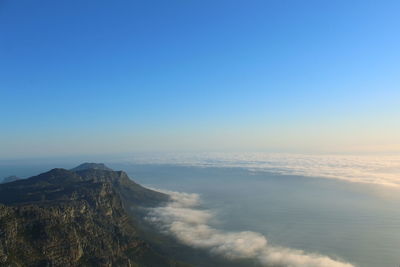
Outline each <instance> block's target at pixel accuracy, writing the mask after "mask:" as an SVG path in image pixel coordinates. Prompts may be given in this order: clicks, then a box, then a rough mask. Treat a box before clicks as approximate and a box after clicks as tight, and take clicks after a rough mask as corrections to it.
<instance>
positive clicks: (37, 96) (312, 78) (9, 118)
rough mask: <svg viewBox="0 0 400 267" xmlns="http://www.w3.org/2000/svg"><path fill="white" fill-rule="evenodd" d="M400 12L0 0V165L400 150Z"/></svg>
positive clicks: (332, 4)
mask: <svg viewBox="0 0 400 267" xmlns="http://www.w3.org/2000/svg"><path fill="white" fill-rule="evenodd" d="M399 14H400V2H399V1H367V0H362V1H354V0H352V1H349V0H343V1H339V0H337V1H327V0H326V1H324V0H322V1H321V0H315V1H297V0H293V1H287V0H275V1H267V0H263V1H249V0H246V1H244V0H243V1H239V0H238V1H235V0H229V1H225V0H212V1H207V0H201V1H191V0H187V1H186V0H185V1H184V0H179V1H177V0H168V1H163V0H159V1H151V0H150V1H149V0H146V1H99V0H88V1H84V0H68V1H66V0H65V1H54V0H51V1H50V0H48V1H47V0H44V1H35V0H25V1H23V0H20V1H12V0H0V101H1V105H0V127H1V128H0V158H18V157H34V156H49V155H74V154H91V153H93V154H98V153H102V154H104V153H119V152H131V151H132V152H133V151H159V150H161V151H165V150H166V151H197V150H202V151H243V150H246V151H254V150H257V151H285V152H365V151H367V152H374V151H380V152H382V151H387V152H394V151H400V49H399V47H400V16H399Z"/></svg>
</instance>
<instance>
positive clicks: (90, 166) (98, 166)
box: [71, 162, 113, 171]
mask: <svg viewBox="0 0 400 267" xmlns="http://www.w3.org/2000/svg"><path fill="white" fill-rule="evenodd" d="M91 169H92V170H103V171H112V170H113V169H110V168H108V167H107V166H106V165H105V164H104V163H90V162H85V163H82V164H81V165H79V166H77V167H75V168H73V169H71V171H84V170H91Z"/></svg>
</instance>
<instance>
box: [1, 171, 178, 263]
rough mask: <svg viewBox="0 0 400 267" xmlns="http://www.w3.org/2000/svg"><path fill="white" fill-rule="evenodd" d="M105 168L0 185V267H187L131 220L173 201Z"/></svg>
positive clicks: (48, 175) (56, 174) (54, 172)
mask: <svg viewBox="0 0 400 267" xmlns="http://www.w3.org/2000/svg"><path fill="white" fill-rule="evenodd" d="M93 166H95V167H93ZM103 166H104V165H103ZM103 166H97V167H98V168H97V167H96V165H92V164H89V165H86V166H78V167H77V168H75V169H73V170H65V169H53V170H51V171H49V172H46V173H43V174H40V175H38V176H35V177H31V178H29V179H24V180H18V181H15V182H11V183H6V184H2V185H0V265H1V266H183V265H184V264H182V263H179V262H177V261H175V260H174V259H171V258H169V257H167V256H165V255H162V253H159V252H157V251H156V250H155V249H154V248H153V247H152V244H151V242H149V240H144V239H143V238H141V237H140V235H139V234H138V232H139V230H138V227H137V225H138V222H137V221H135V216H130V215H129V214H135V213H136V212H140V210H141V209H142V207H148V206H154V205H162V203H163V202H165V201H167V200H168V196H167V195H165V194H162V193H159V192H155V191H152V190H149V189H146V188H144V187H142V186H140V185H138V184H136V183H134V182H133V181H131V180H130V179H129V177H128V176H127V175H126V173H124V172H121V171H118V172H116V171H112V170H110V169H108V168H106V167H105V166H104V167H103Z"/></svg>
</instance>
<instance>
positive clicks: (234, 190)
mask: <svg viewBox="0 0 400 267" xmlns="http://www.w3.org/2000/svg"><path fill="white" fill-rule="evenodd" d="M235 155H236V156H232V155H230V156H229V157H228V156H226V155H225V156H221V155H220V154H218V155H214V156H210V155H202V156H201V157H199V155H196V156H193V155H191V156H190V157H188V156H186V159H184V158H185V157H183V156H179V157H178V156H175V157H174V156H169V159H170V160H168V155H166V156H165V157H164V158H163V159H162V160H161V159H160V158H159V157H155V156H152V157H150V156H149V155H145V156H143V157H140V155H135V156H134V157H124V158H122V157H121V158H114V159H109V160H108V161H107V160H104V161H103V162H105V163H106V164H107V165H108V166H109V167H111V168H113V169H115V170H124V171H126V172H127V173H128V175H129V176H130V177H131V178H132V179H133V180H134V181H136V182H138V183H140V184H142V185H144V186H147V187H150V188H152V189H155V190H161V191H164V192H179V193H187V194H189V195H191V194H192V195H194V196H196V197H198V200H199V204H198V205H197V206H196V207H193V209H197V210H200V211H207V215H209V217H207V218H208V219H207V222H206V224H207V227H209V228H211V229H215V230H216V231H218V233H219V234H221V233H226V234H229V233H244V232H245V233H247V232H251V233H253V232H254V233H257V234H259V235H262V236H263V237H265V240H266V241H267V245H266V246H267V247H268V246H272V247H274V248H279V249H282V250H284V251H289V253H291V252H290V251H294V252H295V253H301V254H304V255H311V257H314V256H313V255H318V257H328V258H330V259H333V260H334V261H337V262H342V263H348V264H350V266H351V265H353V266H366V267H386V266H387V267H398V266H399V265H400V186H398V184H399V183H400V164H399V162H400V157H397V156H390V157H387V158H384V157H383V158H382V157H378V156H374V157H367V158H363V157H359V156H357V157H353V156H352V157H349V156H342V157H337V156H329V157H328V158H327V157H324V156H318V157H315V156H310V158H311V159H310V158H308V159H305V158H306V156H298V155H296V156H294V157H293V158H292V159H291V162H289V161H290V160H288V158H290V156H289V155H285V156H282V155H278V156H276V155H275V156H270V157H269V156H268V155H267V154H263V155H262V157H260V156H259V157H258V160H255V158H257V155H253V156H251V157H250V156H249V157H246V155H240V156H238V154H235ZM274 157H275V158H274ZM199 158H200V159H199ZM246 158H247V159H249V160H247V161H246ZM277 158H278V159H277ZM346 158H347V159H346ZM318 159H321V161H320V162H319V161H318ZM268 160H269V161H268ZM285 160H286V161H287V162H289V163H287V164H286V165H285V164H283V163H282V162H284V161H285ZM385 160H386V162H385ZM267 161H268V162H267ZM313 162H316V163H317V165H318V164H319V165H318V166H317V167H315V166H313ZM56 163H57V164H58V165H57V166H54V164H55V163H54V164H52V163H44V162H35V163H30V162H29V161H28V160H27V161H24V162H16V161H13V162H11V161H2V162H0V175H1V176H3V177H4V176H7V175H17V176H18V175H19V176H22V177H29V176H31V175H35V174H38V173H39V172H42V171H46V170H48V169H51V168H54V167H63V168H71V167H74V164H75V163H74V162H73V160H72V161H71V160H69V161H65V162H63V161H62V160H60V161H58V162H56ZM77 163H79V162H77ZM307 166H311V167H309V168H307ZM343 169H345V170H343ZM346 169H347V170H346ZM335 170H336V171H335ZM340 175H342V176H343V177H338V176H340ZM364 176H365V179H363V177H364ZM182 242H188V240H182ZM190 244H192V245H194V246H196V245H199V244H198V243H193V242H192V243H189V245H190ZM214 252H215V249H214ZM298 266H302V264H301V263H300V264H298ZM332 266H334V265H332Z"/></svg>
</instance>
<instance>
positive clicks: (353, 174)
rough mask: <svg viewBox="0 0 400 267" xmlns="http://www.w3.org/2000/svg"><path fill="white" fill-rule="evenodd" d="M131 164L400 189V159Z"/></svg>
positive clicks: (259, 158) (202, 158)
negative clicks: (239, 171)
mask: <svg viewBox="0 0 400 267" xmlns="http://www.w3.org/2000/svg"><path fill="white" fill-rule="evenodd" d="M126 161H128V162H136V163H157V164H160V163H161V164H181V165H190V166H204V167H243V168H248V169H251V170H255V171H268V172H275V173H279V174H286V175H301V176H306V177H321V178H334V179H341V180H345V181H349V182H357V183H370V184H379V185H386V186H400V155H397V156H367V155H363V156H360V155H359V156H355V155H303V154H280V153H196V154H192V153H165V154H157V155H140V156H138V157H133V158H129V159H126Z"/></svg>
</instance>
